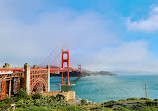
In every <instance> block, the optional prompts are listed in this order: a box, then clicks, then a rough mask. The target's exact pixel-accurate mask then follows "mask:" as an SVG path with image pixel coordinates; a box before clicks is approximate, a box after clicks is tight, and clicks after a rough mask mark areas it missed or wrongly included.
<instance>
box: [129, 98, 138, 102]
mask: <svg viewBox="0 0 158 111" xmlns="http://www.w3.org/2000/svg"><path fill="white" fill-rule="evenodd" d="M129 100H138V98H135V97H132V98H128V99H127V101H129Z"/></svg>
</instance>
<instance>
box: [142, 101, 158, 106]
mask: <svg viewBox="0 0 158 111" xmlns="http://www.w3.org/2000/svg"><path fill="white" fill-rule="evenodd" d="M145 104H146V105H147V106H158V101H146V102H145Z"/></svg>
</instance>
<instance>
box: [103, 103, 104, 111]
mask: <svg viewBox="0 0 158 111" xmlns="http://www.w3.org/2000/svg"><path fill="white" fill-rule="evenodd" d="M103 111H104V102H103Z"/></svg>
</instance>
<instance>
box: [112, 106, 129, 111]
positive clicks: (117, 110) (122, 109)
mask: <svg viewBox="0 0 158 111" xmlns="http://www.w3.org/2000/svg"><path fill="white" fill-rule="evenodd" d="M113 110H116V111H128V109H126V108H124V107H122V106H119V107H118V108H114V109H113Z"/></svg>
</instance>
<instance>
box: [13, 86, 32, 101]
mask: <svg viewBox="0 0 158 111" xmlns="http://www.w3.org/2000/svg"><path fill="white" fill-rule="evenodd" d="M20 99H31V97H30V96H29V95H28V94H27V92H26V90H25V89H20V90H19V92H18V93H17V94H16V95H15V101H18V100H20Z"/></svg>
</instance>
